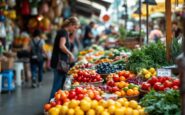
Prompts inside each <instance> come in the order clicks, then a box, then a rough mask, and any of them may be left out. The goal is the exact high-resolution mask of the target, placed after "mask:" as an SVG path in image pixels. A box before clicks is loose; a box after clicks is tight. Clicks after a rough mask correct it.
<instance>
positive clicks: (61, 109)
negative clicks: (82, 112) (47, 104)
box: [60, 105, 68, 115]
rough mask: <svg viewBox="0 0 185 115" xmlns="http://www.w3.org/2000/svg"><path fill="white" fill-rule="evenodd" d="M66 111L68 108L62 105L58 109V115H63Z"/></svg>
mask: <svg viewBox="0 0 185 115" xmlns="http://www.w3.org/2000/svg"><path fill="white" fill-rule="evenodd" d="M67 111H68V107H67V106H65V105H63V106H62V107H61V108H60V115H65V114H66V113H67Z"/></svg>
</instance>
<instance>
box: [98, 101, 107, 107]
mask: <svg viewBox="0 0 185 115" xmlns="http://www.w3.org/2000/svg"><path fill="white" fill-rule="evenodd" d="M99 105H101V106H103V107H104V108H106V107H108V102H107V101H105V100H100V102H99Z"/></svg>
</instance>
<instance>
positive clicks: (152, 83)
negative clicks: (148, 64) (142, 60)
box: [148, 76, 158, 86]
mask: <svg viewBox="0 0 185 115" xmlns="http://www.w3.org/2000/svg"><path fill="white" fill-rule="evenodd" d="M156 82H158V78H157V77H155V76H153V77H152V78H151V79H150V80H148V83H150V84H151V85H152V86H153V85H154V84H155V83H156Z"/></svg>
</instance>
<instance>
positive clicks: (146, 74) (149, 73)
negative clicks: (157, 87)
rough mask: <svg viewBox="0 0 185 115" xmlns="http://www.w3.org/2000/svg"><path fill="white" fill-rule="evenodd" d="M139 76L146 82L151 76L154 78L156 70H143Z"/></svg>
mask: <svg viewBox="0 0 185 115" xmlns="http://www.w3.org/2000/svg"><path fill="white" fill-rule="evenodd" d="M139 75H141V76H142V77H143V78H144V79H146V80H148V79H150V78H151V77H152V76H156V70H155V69H154V68H150V69H148V70H147V69H145V68H143V69H142V70H141V72H140V73H139Z"/></svg>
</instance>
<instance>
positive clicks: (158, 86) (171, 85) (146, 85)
mask: <svg viewBox="0 0 185 115" xmlns="http://www.w3.org/2000/svg"><path fill="white" fill-rule="evenodd" d="M179 86H180V81H179V79H177V78H172V77H165V76H164V77H155V76H153V77H152V78H151V79H149V80H148V81H147V82H143V83H142V85H141V89H142V90H147V91H149V90H151V89H154V90H156V91H165V90H168V89H174V90H178V89H179Z"/></svg>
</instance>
